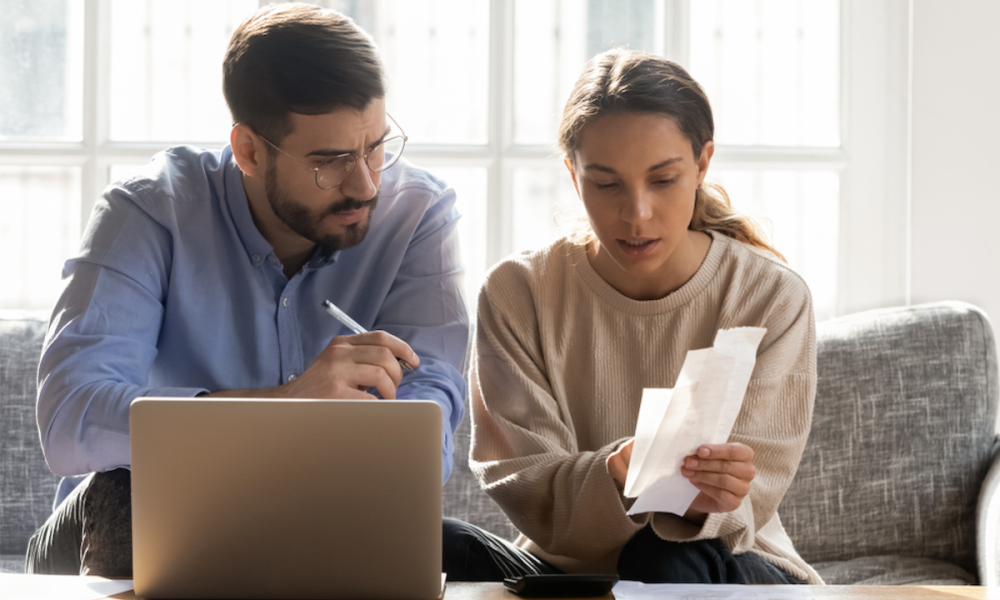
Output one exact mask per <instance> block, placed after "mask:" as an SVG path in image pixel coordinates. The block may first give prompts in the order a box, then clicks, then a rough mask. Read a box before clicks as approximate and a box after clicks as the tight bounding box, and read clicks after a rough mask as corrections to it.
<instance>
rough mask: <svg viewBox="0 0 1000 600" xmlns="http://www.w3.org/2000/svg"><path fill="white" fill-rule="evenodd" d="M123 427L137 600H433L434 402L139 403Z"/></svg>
mask: <svg viewBox="0 0 1000 600" xmlns="http://www.w3.org/2000/svg"><path fill="white" fill-rule="evenodd" d="M130 425H131V439H132V540H133V548H132V552H133V554H132V557H133V559H132V561H133V578H134V584H135V593H136V595H137V596H140V597H143V598H204V599H211V598H241V599H277V598H288V599H292V600H297V599H341V598H343V599H352V600H364V599H368V598H371V599H376V598H377V599H380V600H430V599H433V598H439V597H440V596H441V595H442V586H443V576H442V574H441V409H440V407H438V405H437V404H435V403H434V402H429V401H413V400H406V401H385V400H382V401H354V400H257V399H218V400H216V399H197V398H196V399H190V398H185V399H179V398H139V399H137V400H135V401H134V402H133V403H132V406H131V409H130Z"/></svg>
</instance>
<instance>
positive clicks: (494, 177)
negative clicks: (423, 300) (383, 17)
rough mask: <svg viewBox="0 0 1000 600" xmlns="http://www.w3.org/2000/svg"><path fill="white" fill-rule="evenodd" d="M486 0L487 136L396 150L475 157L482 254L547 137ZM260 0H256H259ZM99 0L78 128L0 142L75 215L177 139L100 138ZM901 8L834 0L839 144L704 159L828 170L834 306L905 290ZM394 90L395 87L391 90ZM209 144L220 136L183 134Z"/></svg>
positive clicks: (451, 161) (668, 36) (506, 0)
mask: <svg viewBox="0 0 1000 600" xmlns="http://www.w3.org/2000/svg"><path fill="white" fill-rule="evenodd" d="M488 1H489V4H490V8H489V14H490V30H489V31H490V52H489V57H490V58H489V85H490V94H489V106H488V130H487V131H488V142H487V143H486V144H467V145H441V144H419V143H412V144H411V145H410V146H408V147H407V155H408V156H409V157H410V158H411V159H412V160H413V161H414V162H416V163H418V164H421V165H424V166H427V167H429V168H431V169H433V168H434V167H436V166H440V167H444V166H448V167H479V168H484V169H485V170H486V172H487V194H486V197H487V207H486V215H487V220H486V227H487V242H486V243H487V252H486V256H487V262H488V264H489V265H492V264H494V263H496V262H497V261H499V260H500V259H502V258H503V257H505V256H507V255H508V254H509V253H510V252H511V251H512V240H513V223H512V206H513V202H512V199H513V177H514V172H515V170H516V169H518V168H520V167H551V166H552V154H551V146H541V145H524V144H516V143H514V141H513V107H514V102H513V95H512V94H513V90H514V85H513V79H514V77H513V69H514V65H513V61H514V31H513V28H514V1H513V0H488ZM262 3H266V2H262ZM110 10H111V3H110V0H84V20H85V24H84V78H83V80H84V93H83V139H82V141H80V142H44V141H39V142H22V141H3V142H0V164H5V165H54V166H75V167H79V168H80V169H81V190H80V192H81V198H82V201H81V206H80V207H79V210H80V213H81V223H82V224H84V225H85V224H86V223H87V221H88V220H89V217H90V213H91V210H92V208H93V205H94V202H95V201H96V199H97V198H98V197H99V195H100V193H101V191H102V190H103V189H104V187H105V186H106V185H107V183H108V178H109V171H110V167H111V166H112V165H115V164H143V163H145V162H147V161H148V160H149V157H150V156H152V155H153V154H155V153H156V152H159V151H160V150H162V149H164V148H165V147H167V146H168V145H171V144H174V143H177V140H171V141H162V142H155V141H154V142H120V141H112V140H111V139H110V136H109V130H110V104H111V103H110V62H111V61H110V52H111V49H110V35H109V32H110V28H111V14H110ZM911 12H912V8H911V6H910V4H909V2H908V1H907V0H893V1H891V2H885V3H882V2H878V3H875V2H866V1H865V0H841V28H840V30H841V33H840V35H841V61H840V64H841V91H840V106H841V114H840V117H841V146H840V147H839V148H831V149H808V148H792V147H786V148H782V147H772V146H767V147H765V146H731V145H720V146H718V148H717V152H716V155H715V160H714V161H713V166H714V167H715V168H726V169H761V168H767V169H790V170H816V169H820V170H833V171H836V172H837V173H839V174H840V176H841V185H840V225H839V227H840V248H839V255H838V265H839V266H838V275H837V276H838V282H837V283H838V285H837V289H838V298H837V309H836V312H837V314H845V313H848V312H854V311H857V310H861V309H866V308H872V307H876V306H887V305H894V304H902V303H905V302H907V301H908V289H909V281H908V273H909V269H908V260H909V258H908V255H909V252H908V222H909V221H908V191H907V181H908V177H907V168H908V166H907V165H908V159H907V148H908V147H909V146H908V143H907V142H908V140H907V136H908V127H909V121H908V106H907V98H908V90H909V56H910V52H909V48H908V44H909V39H910V25H909V23H910V15H911ZM689 13H690V0H663V4H662V5H661V9H660V10H659V11H658V14H659V15H660V17H661V18H662V19H663V25H664V32H665V33H664V35H663V39H662V45H663V47H662V51H663V53H664V55H665V56H669V57H671V58H673V59H674V60H677V61H678V62H681V63H682V64H683V63H686V62H687V61H686V58H687V55H688V31H689ZM403 93H405V91H404V92H403ZM184 141H185V143H191V144H195V145H201V146H204V147H208V148H219V147H221V145H222V144H224V143H225V140H184Z"/></svg>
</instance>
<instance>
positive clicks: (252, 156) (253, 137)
mask: <svg viewBox="0 0 1000 600" xmlns="http://www.w3.org/2000/svg"><path fill="white" fill-rule="evenodd" d="M229 145H230V146H231V147H232V149H233V158H235V159H236V164H237V165H239V167H240V170H241V171H243V174H244V175H246V176H247V177H257V176H259V175H263V172H264V169H265V168H267V165H266V164H265V162H264V160H263V159H264V157H265V156H266V155H267V152H266V150H265V149H264V147H263V146H262V145H261V140H260V139H259V138H258V137H257V134H255V133H254V132H253V130H252V129H250V128H249V127H247V126H246V125H244V124H242V123H237V124H236V125H233V129H232V131H230V132H229Z"/></svg>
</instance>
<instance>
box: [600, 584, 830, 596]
mask: <svg viewBox="0 0 1000 600" xmlns="http://www.w3.org/2000/svg"><path fill="white" fill-rule="evenodd" d="M611 593H612V594H614V596H615V600H662V599H663V598H683V599H685V600H724V599H726V598H771V599H775V600H812V599H813V598H815V597H816V596H815V594H814V593H813V591H812V586H809V585H730V584H714V585H712V584H705V585H700V584H693V583H681V584H678V583H640V582H638V581H619V582H618V583H616V584H615V587H614V588H613V589H612V590H611Z"/></svg>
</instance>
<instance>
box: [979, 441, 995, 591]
mask: <svg viewBox="0 0 1000 600" xmlns="http://www.w3.org/2000/svg"><path fill="white" fill-rule="evenodd" d="M998 448H1000V437H998V438H997V441H996V442H994V444H993V462H992V464H991V465H990V470H989V471H988V472H987V473H986V479H985V480H983V486H982V488H980V491H979V504H978V506H977V507H976V538H977V539H976V556H977V558H978V559H979V560H978V562H979V584H980V585H987V586H991V587H993V586H996V585H1000V455H998V453H997V450H998Z"/></svg>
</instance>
